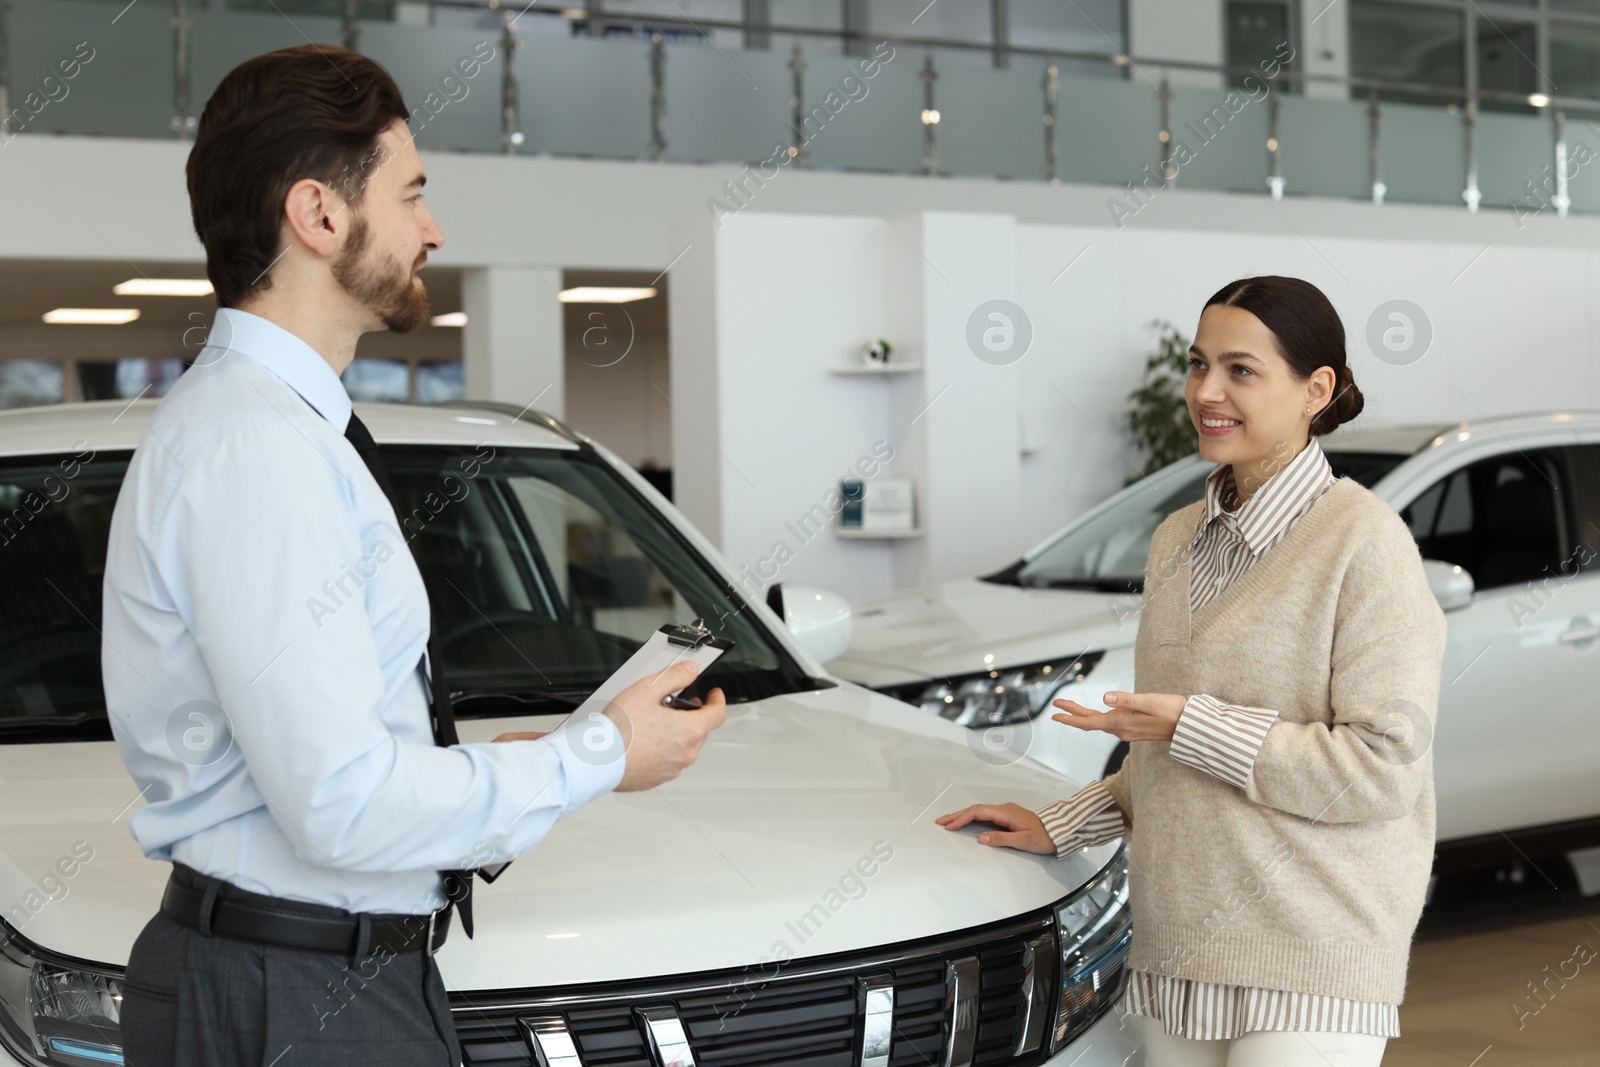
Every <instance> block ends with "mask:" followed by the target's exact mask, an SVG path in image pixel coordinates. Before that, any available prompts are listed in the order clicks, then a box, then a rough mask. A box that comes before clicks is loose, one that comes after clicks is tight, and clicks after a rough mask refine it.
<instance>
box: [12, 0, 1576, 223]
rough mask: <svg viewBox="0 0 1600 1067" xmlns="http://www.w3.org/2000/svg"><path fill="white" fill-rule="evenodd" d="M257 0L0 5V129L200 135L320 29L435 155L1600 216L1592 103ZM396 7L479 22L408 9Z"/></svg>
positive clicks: (830, 40) (881, 37) (536, 11)
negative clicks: (379, 75)
mask: <svg viewBox="0 0 1600 1067" xmlns="http://www.w3.org/2000/svg"><path fill="white" fill-rule="evenodd" d="M249 6H250V7H251V8H254V7H256V6H257V5H249ZM261 6H262V7H263V8H264V9H263V10H253V9H241V8H240V7H239V6H230V7H220V6H218V5H215V4H214V5H211V6H201V4H200V3H199V0H190V2H185V0H141V2H136V3H133V4H128V5H125V4H124V2H122V0H7V2H0V19H3V20H4V22H3V25H0V55H3V56H4V57H5V59H4V60H3V61H0V79H3V80H0V93H3V103H4V110H3V112H0V143H3V142H5V141H7V140H9V139H10V138H12V137H16V136H39V135H44V134H76V135H88V136H116V137H175V138H185V137H189V136H192V132H193V128H194V122H195V117H196V116H197V115H198V113H199V111H200V110H201V108H202V107H203V105H204V102H205V100H206V99H207V98H208V96H209V95H210V93H211V92H212V90H213V89H214V88H215V87H216V85H217V83H218V82H219V81H220V80H221V78H222V77H223V76H224V75H225V74H226V73H227V72H228V71H229V70H231V69H232V68H233V67H234V66H235V65H237V64H238V63H240V62H242V61H243V60H245V59H247V58H249V57H251V56H253V55H257V54H259V53H261V52H265V51H269V50H271V49H275V48H280V47H286V46H290V45H296V44H303V43H305V42H307V41H325V42H330V43H345V44H350V43H354V45H355V46H356V47H357V48H358V49H359V50H360V51H362V52H364V53H366V54H367V55H370V56H372V57H373V58H375V59H377V60H379V61H380V62H381V63H383V64H384V65H385V66H386V67H387V68H388V69H389V70H390V71H391V72H392V73H393V74H394V76H395V79H396V81H397V82H398V83H399V85H400V87H401V89H402V90H403V91H404V93H405V96H406V99H407V102H408V103H409V104H410V105H411V107H412V108H413V110H412V122H411V126H412V129H413V131H414V133H415V135H416V138H417V143H418V145H419V147H421V148H422V149H424V150H434V151H459V152H494V153H506V154H515V155H524V156H564V157H579V158H593V159H615V160H655V161H667V162H697V163H699V162H714V163H726V164H733V165H735V166H737V165H739V164H750V169H751V171H752V173H754V174H757V175H767V176H770V175H772V174H774V173H776V170H777V168H778V167H780V166H783V165H788V166H795V167H807V168H815V169H830V170H844V171H860V172H879V173H895V174H927V175H960V176H976V177H991V178H1002V179H1011V180H1017V181H1041V182H1048V181H1062V182H1077V183H1093V184H1099V185H1108V186H1112V187H1113V191H1114V192H1115V193H1116V194H1117V196H1116V199H1117V200H1119V201H1121V202H1122V204H1123V207H1122V208H1117V207H1115V206H1114V205H1111V206H1109V210H1111V211H1112V212H1113V214H1116V213H1117V212H1119V211H1123V210H1126V211H1127V212H1130V213H1134V212H1137V210H1138V209H1139V207H1140V206H1141V204H1142V203H1143V202H1144V201H1145V200H1147V199H1148V197H1149V195H1150V193H1151V191H1153V190H1155V189H1157V188H1160V187H1161V185H1162V184H1163V182H1167V183H1176V185H1177V186H1179V187H1182V188H1190V189H1211V190H1226V191H1235V192H1242V193H1252V192H1254V193H1260V194H1262V195H1267V196H1274V197H1277V196H1283V195H1290V196H1293V195H1315V196H1326V197H1342V198H1353V199H1374V200H1379V201H1382V200H1389V201H1400V202H1411V203H1431V204H1444V205H1456V206H1462V207H1466V208H1469V209H1471V210H1478V208H1479V206H1480V205H1481V206H1482V207H1483V208H1485V209H1499V210H1503V211H1513V212H1516V213H1517V214H1518V216H1519V218H1520V217H1523V216H1526V215H1528V214H1552V215H1553V214H1562V213H1565V211H1566V210H1567V209H1569V208H1570V210H1572V211H1580V212H1600V166H1594V167H1590V166H1587V165H1586V164H1588V163H1590V162H1592V161H1594V160H1595V159H1597V158H1600V122H1597V121H1596V117H1597V116H1600V102H1597V101H1592V100H1581V99H1565V98H1560V97H1554V98H1544V97H1529V96H1526V95H1518V94H1508V93H1494V92H1487V91H1484V92H1478V93H1475V94H1471V95H1470V97H1469V95H1468V94H1466V93H1463V92H1462V91H1460V90H1453V89H1441V88H1438V87H1436V86H1427V85H1420V84H1412V83H1402V82H1385V81H1377V80H1373V79H1360V78H1346V79H1339V78H1333V77H1321V78H1318V77H1312V76H1307V75H1305V74H1303V73H1300V72H1299V71H1298V64H1295V65H1293V66H1290V67H1285V68H1282V69H1273V70H1272V73H1271V74H1270V76H1269V74H1268V73H1267V72H1266V71H1264V70H1262V69H1256V70H1254V71H1245V70H1242V69H1238V68H1224V67H1214V66H1206V65H1204V64H1195V63H1180V62H1175V61H1166V60H1162V59H1159V58H1155V59H1147V58H1143V57H1137V56H1135V57H1129V56H1126V55H1124V54H1121V53H1114V52H1113V53H1095V52H1090V51H1083V52H1074V51H1051V50H1047V49H1040V48H1021V47H1001V48H997V47H996V46H993V45H990V44H982V43H963V42H961V41H956V40H948V39H931V38H929V39H925V38H917V37H912V36H906V35H895V34H888V35H885V34H877V33H873V32H869V31H860V32H857V33H847V32H841V31H840V30H838V29H836V28H827V27H820V28H819V27H806V26H780V25H765V26H762V27H760V32H759V34H752V28H751V26H749V25H747V24H745V23H741V22H736V21H726V20H717V19H709V18H701V19H691V18H689V17H687V16H685V17H678V16H671V17H669V16H662V15H649V16H643V15H630V14H626V13H617V12H616V11H614V10H611V9H608V10H606V11H605V23H606V25H605V27H604V32H603V33H595V32H594V31H595V27H594V26H592V25H589V24H588V21H587V17H586V13H585V12H584V11H583V10H582V9H577V10H574V9H572V8H563V7H559V6H556V5H552V4H533V5H530V6H528V7H523V6H522V5H521V4H520V3H517V4H507V5H505V6H504V7H501V8H499V9H498V10H493V9H492V8H493V5H491V6H488V7H486V6H485V5H484V4H481V3H480V4H468V3H465V2H464V0H458V2H454V3H445V2H443V0H439V2H435V3H420V2H412V3H409V4H408V3H399V4H382V3H369V2H365V0H364V2H361V3H356V4H349V5H347V4H344V3H342V2H337V0H330V2H329V3H326V4H323V5H320V7H321V8H322V9H324V10H327V11H329V13H326V14H316V13H312V14H305V13H300V12H299V10H298V9H296V10H293V11H289V12H288V13H285V12H284V11H279V10H274V9H273V7H272V5H261ZM401 9H410V10H411V12H412V13H413V14H416V13H419V12H420V14H421V16H422V17H423V18H424V19H428V18H430V14H429V13H430V12H438V11H452V12H455V13H457V14H459V13H461V12H467V13H469V14H472V13H475V14H476V17H478V18H479V19H484V18H485V16H487V20H488V21H491V22H492V25H490V26H488V27H486V28H474V27H472V26H470V25H444V24H441V25H411V24H408V22H407V20H406V15H405V12H404V11H402V10H401ZM774 10H775V11H776V10H778V8H777V7H776V5H775V6H774ZM339 11H346V12H348V14H346V15H344V16H341V15H340V14H337V13H336V12H339ZM374 13H376V14H379V15H383V16H385V17H384V18H383V19H368V18H360V17H353V16H359V15H361V14H374ZM437 21H439V22H441V23H445V22H449V21H451V20H445V19H439V20H437ZM456 21H460V20H456ZM468 21H470V20H468ZM746 43H760V44H763V45H764V47H742V45H744V44H746ZM1246 74H1249V75H1250V77H1249V78H1244V75H1246ZM1205 77H1209V78H1211V79H1213V80H1214V82H1215V87H1214V88H1211V87H1206V86H1204V85H1200V84H1196V82H1197V81H1198V80H1200V79H1202V78H1205ZM1240 79H1243V86H1244V87H1242V88H1238V89H1229V88H1228V87H1227V83H1228V82H1229V81H1230V80H1231V81H1233V82H1235V83H1238V82H1239V81H1240ZM1310 86H1318V87H1323V88H1322V89H1321V91H1320V92H1309V91H1308V87H1310ZM1328 86H1333V88H1332V89H1331V90H1329V89H1327V88H1326V87H1328ZM1330 93H1331V94H1332V95H1329V94H1330ZM1397 97H1401V98H1404V99H1406V100H1409V101H1420V102H1408V103H1399V102H1392V101H1393V100H1394V99H1395V98H1397ZM746 187H747V188H749V189H754V188H758V186H757V184H756V182H755V181H754V179H750V180H748V184H747V186H746ZM729 195H730V196H733V195H740V194H738V193H737V189H736V188H730V190H729ZM728 206H729V208H730V210H731V209H734V208H736V207H738V206H739V205H738V204H737V203H735V202H734V201H732V200H730V201H729V203H728Z"/></svg>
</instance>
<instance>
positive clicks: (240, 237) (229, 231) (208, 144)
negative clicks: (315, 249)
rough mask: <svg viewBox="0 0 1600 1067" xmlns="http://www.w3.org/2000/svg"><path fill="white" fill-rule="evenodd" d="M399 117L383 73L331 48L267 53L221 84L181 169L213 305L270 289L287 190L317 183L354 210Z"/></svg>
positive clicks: (394, 91) (401, 109)
mask: <svg viewBox="0 0 1600 1067" xmlns="http://www.w3.org/2000/svg"><path fill="white" fill-rule="evenodd" d="M405 118H407V112H406V105H405V101H404V99H403V98H402V97H401V95H400V89H399V87H398V86H397V85H395V83H394V79H393V78H392V77H390V76H389V72H388V71H387V70H384V69H383V67H382V66H380V65H379V64H378V63H376V62H374V61H372V60H370V59H368V58H367V57H366V56H363V55H361V54H359V53H356V52H350V51H347V50H345V49H343V48H339V47H337V46H335V45H331V44H305V45H299V46H297V47H295V48H285V49H282V50H280V51H277V52H268V53H266V54H265V55H259V56H256V57H255V58H254V59H250V60H247V61H246V62H244V63H241V64H239V65H238V66H237V67H235V68H233V70H232V71H230V72H229V73H228V76H227V77H225V78H223V79H222V84H220V85H218V86H217V91H216V92H214V93H212V94H211V99H210V100H208V101H206V106H205V110H204V111H203V112H201V115H200V125H199V128H198V129H197V130H196V132H195V139H194V148H193V149H192V150H191V151H190V153H189V163H188V166H187V169H186V174H187V176H188V182H189V210H190V214H191V215H192V216H193V218H194V229H195V233H197V234H199V236H200V243H201V244H203V245H205V249H206V275H207V277H209V278H210V279H211V285H212V287H213V288H214V289H215V290H216V295H217V306H218V307H235V306H237V305H238V303H239V301H241V300H243V299H244V298H245V297H247V296H249V295H250V294H251V293H253V292H256V291H257V290H259V289H265V288H269V287H270V286H271V284H272V280H271V278H270V277H268V275H267V272H268V270H269V269H270V268H271V266H272V264H273V262H274V261H275V260H276V258H277V256H278V233H279V227H280V225H281V224H282V223H283V201H284V197H286V196H287V195H288V193H289V187H290V186H291V185H293V184H294V183H295V182H297V181H299V180H301V179H302V178H315V179H317V180H318V181H322V182H326V183H328V184H329V185H332V186H334V187H335V188H336V189H337V190H338V192H339V195H340V196H342V197H343V198H344V199H345V200H346V201H347V202H348V203H349V204H350V205H351V206H352V207H354V206H356V205H357V204H359V203H360V201H361V196H362V194H363V193H364V192H365V190H366V185H367V180H368V179H369V178H370V177H371V174H372V171H373V169H374V168H375V167H376V166H377V165H379V164H380V162H381V161H379V160H376V159H375V158H374V157H376V156H377V154H378V151H379V147H378V135H379V134H380V133H382V132H383V131H384V130H385V129H387V128H388V127H389V125H390V124H391V123H393V122H394V120H395V119H405Z"/></svg>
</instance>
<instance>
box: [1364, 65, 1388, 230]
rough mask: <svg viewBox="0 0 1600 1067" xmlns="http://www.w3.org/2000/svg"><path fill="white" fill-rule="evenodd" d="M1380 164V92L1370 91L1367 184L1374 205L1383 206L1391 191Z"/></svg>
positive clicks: (1368, 94) (1368, 95) (1368, 97)
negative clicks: (1387, 194) (1370, 190)
mask: <svg viewBox="0 0 1600 1067" xmlns="http://www.w3.org/2000/svg"><path fill="white" fill-rule="evenodd" d="M1378 162H1379V158H1378V90H1376V89H1370V90H1368V92H1367V182H1368V184H1369V185H1370V186H1371V188H1372V203H1373V204H1374V205H1378V204H1382V203H1383V195H1384V194H1385V193H1387V192H1388V191H1389V187H1388V186H1387V185H1384V184H1383V176H1382V171H1381V170H1380V168H1379V166H1378Z"/></svg>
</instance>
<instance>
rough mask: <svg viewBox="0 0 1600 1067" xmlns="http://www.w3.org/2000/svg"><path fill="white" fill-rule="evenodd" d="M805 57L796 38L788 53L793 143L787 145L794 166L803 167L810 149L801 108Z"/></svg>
mask: <svg viewBox="0 0 1600 1067" xmlns="http://www.w3.org/2000/svg"><path fill="white" fill-rule="evenodd" d="M805 75H806V57H805V56H804V54H802V53H801V51H800V41H799V39H798V38H797V39H796V40H795V42H794V48H792V49H791V50H790V52H789V129H790V131H791V132H792V133H793V135H794V141H793V142H791V143H790V145H789V158H790V159H792V160H794V165H795V166H797V167H803V166H805V165H806V164H807V162H808V161H809V160H810V159H811V149H810V148H808V147H806V129H805V117H804V114H803V110H802V109H803V108H804V106H805V98H806V97H805V93H806V78H805Z"/></svg>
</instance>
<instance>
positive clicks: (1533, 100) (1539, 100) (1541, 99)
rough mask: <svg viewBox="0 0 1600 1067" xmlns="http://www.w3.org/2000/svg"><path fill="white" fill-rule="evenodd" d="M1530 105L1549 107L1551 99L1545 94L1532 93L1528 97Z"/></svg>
mask: <svg viewBox="0 0 1600 1067" xmlns="http://www.w3.org/2000/svg"><path fill="white" fill-rule="evenodd" d="M1528 103H1530V104H1532V105H1533V106H1534V107H1549V106H1550V98H1549V97H1548V96H1546V95H1544V94H1543V93H1532V94H1530V95H1529V96H1528Z"/></svg>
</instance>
